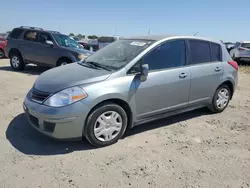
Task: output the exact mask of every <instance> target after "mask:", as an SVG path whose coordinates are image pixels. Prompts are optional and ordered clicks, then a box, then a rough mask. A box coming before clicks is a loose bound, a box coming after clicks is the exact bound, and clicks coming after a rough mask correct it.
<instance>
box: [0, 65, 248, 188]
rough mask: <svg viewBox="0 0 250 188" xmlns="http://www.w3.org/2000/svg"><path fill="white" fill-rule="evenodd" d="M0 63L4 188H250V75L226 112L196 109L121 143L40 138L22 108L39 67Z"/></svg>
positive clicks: (0, 178) (0, 182)
mask: <svg viewBox="0 0 250 188" xmlns="http://www.w3.org/2000/svg"><path fill="white" fill-rule="evenodd" d="M8 62H9V61H8V60H0V188H17V187H18V188H48V187H50V188H54V187H60V188H67V187H72V188H73V187H83V188H97V187H110V188H117V187H143V188H146V187H157V188H167V187H170V188H175V187H177V188H179V187H180V188H191V187H195V188H196V187H211V188H222V187H232V188H237V187H239V188H247V187H250V128H249V126H250V79H249V78H250V74H249V73H246V72H248V71H245V70H244V71H242V70H240V73H239V85H238V88H237V92H236V93H235V96H234V98H233V100H232V101H231V102H230V104H229V107H228V108H227V109H226V111H224V112H223V113H221V114H211V113H210V112H209V111H207V110H206V109H201V110H196V111H193V112H189V113H185V114H182V115H178V116H174V117H170V118H167V119H163V120H160V121H155V122H152V123H148V124H145V125H141V126H139V127H136V128H134V129H132V130H131V131H128V132H127V133H126V135H125V136H124V138H123V139H121V140H120V141H119V142H118V143H117V144H115V145H112V146H109V147H106V148H101V149H95V148H93V147H92V146H91V145H90V144H88V143H87V141H85V140H83V141H80V142H59V141H54V140H52V139H50V138H47V137H45V136H43V135H41V134H40V133H38V132H36V131H35V130H34V129H33V128H32V127H31V126H30V125H29V124H28V122H27V119H26V118H25V116H24V114H23V110H22V102H23V99H24V97H25V95H26V93H27V91H28V90H29V89H30V88H31V87H32V85H33V82H34V81H35V79H36V78H37V76H38V75H39V74H40V73H41V72H43V71H44V70H43V69H39V68H38V67H35V66H33V67H32V66H30V67H27V69H26V70H25V71H24V72H12V71H11V69H10V67H9V63H8Z"/></svg>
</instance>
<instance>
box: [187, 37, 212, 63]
mask: <svg viewBox="0 0 250 188" xmlns="http://www.w3.org/2000/svg"><path fill="white" fill-rule="evenodd" d="M189 47H190V49H189V50H190V60H191V62H190V63H191V64H200V63H206V62H210V48H209V43H208V42H206V41H200V40H190V41H189Z"/></svg>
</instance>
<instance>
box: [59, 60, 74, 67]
mask: <svg viewBox="0 0 250 188" xmlns="http://www.w3.org/2000/svg"><path fill="white" fill-rule="evenodd" d="M70 63H72V61H71V60H70V59H68V58H61V59H59V60H58V61H57V64H56V66H57V67H59V66H62V65H66V64H70Z"/></svg>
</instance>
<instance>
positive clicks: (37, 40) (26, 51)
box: [5, 26, 92, 70]
mask: <svg viewBox="0 0 250 188" xmlns="http://www.w3.org/2000/svg"><path fill="white" fill-rule="evenodd" d="M5 52H6V53H5V55H6V56H7V57H9V58H10V65H11V67H12V68H13V69H14V70H21V69H23V68H24V66H25V64H28V63H33V64H36V65H38V66H45V67H55V66H61V65H65V64H69V63H73V62H76V61H79V60H81V59H83V58H85V57H87V56H88V55H90V54H92V52H90V51H87V50H84V49H83V48H82V47H81V46H80V45H79V44H78V43H77V42H76V41H75V40H73V39H71V38H70V37H69V36H67V35H64V34H61V33H59V32H57V31H48V30H43V29H41V28H36V27H26V26H21V27H19V28H15V29H13V30H12V32H11V33H10V34H9V36H8V44H7V46H6V49H5Z"/></svg>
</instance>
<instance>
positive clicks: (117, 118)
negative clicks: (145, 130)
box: [85, 103, 128, 147]
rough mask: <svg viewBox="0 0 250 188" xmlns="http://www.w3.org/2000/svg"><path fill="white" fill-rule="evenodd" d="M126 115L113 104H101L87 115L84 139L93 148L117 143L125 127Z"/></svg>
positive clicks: (119, 107) (120, 108)
mask: <svg viewBox="0 0 250 188" xmlns="http://www.w3.org/2000/svg"><path fill="white" fill-rule="evenodd" d="M127 119H128V118H127V114H126V112H125V111H124V109H123V108H122V107H121V106H119V105H117V104H114V103H103V104H102V105H100V106H98V107H97V108H95V109H94V110H93V111H92V113H91V114H90V115H89V117H88V119H87V123H86V129H85V137H86V138H87V140H88V141H89V142H90V143H91V144H92V145H94V146H97V147H104V146H108V145H111V144H114V143H115V142H117V141H118V140H119V139H120V138H121V137H122V135H123V134H124V132H125V130H126V127H127V122H128V120H127Z"/></svg>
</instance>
